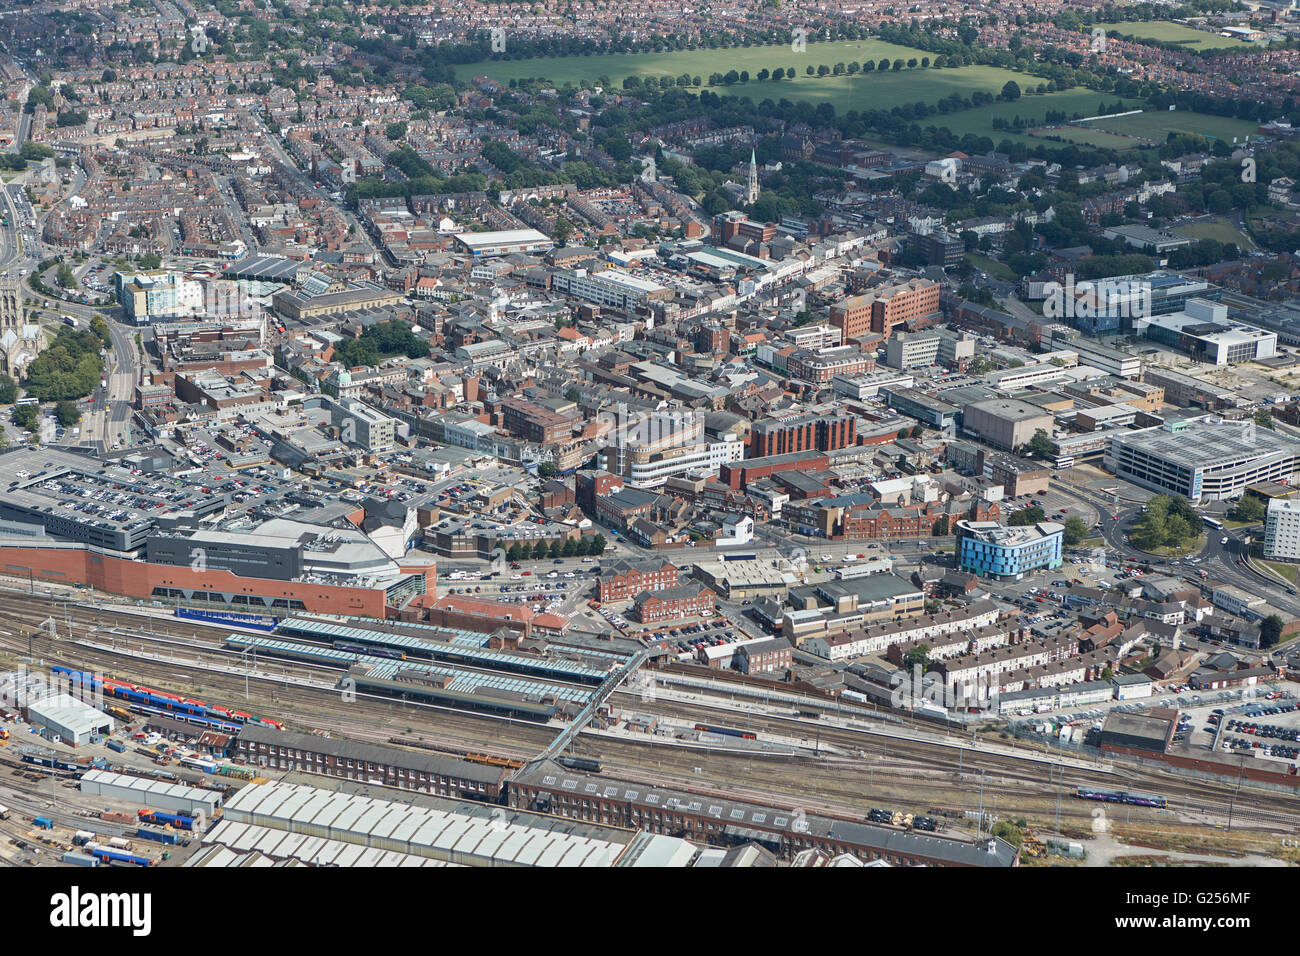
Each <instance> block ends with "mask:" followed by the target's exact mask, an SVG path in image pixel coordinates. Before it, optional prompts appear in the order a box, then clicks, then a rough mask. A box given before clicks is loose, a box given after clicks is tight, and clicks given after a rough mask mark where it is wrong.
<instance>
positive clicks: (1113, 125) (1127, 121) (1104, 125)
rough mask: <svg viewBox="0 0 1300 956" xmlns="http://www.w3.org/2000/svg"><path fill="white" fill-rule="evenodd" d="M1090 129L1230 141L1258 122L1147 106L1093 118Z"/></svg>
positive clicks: (1159, 139) (1148, 136) (1154, 137)
mask: <svg viewBox="0 0 1300 956" xmlns="http://www.w3.org/2000/svg"><path fill="white" fill-rule="evenodd" d="M1087 126H1088V128H1089V129H1100V130H1109V131H1111V132H1113V133H1121V134H1124V135H1127V136H1140V137H1143V138H1145V139H1149V140H1153V141H1155V142H1158V143H1163V142H1164V141H1165V140H1166V138H1168V136H1169V134H1170V133H1194V134H1196V135H1198V136H1206V137H1209V138H1210V139H1223V140H1227V141H1228V142H1232V138H1233V137H1234V136H1235V137H1237V138H1238V139H1244V138H1245V137H1247V136H1251V135H1254V133H1255V130H1256V129H1257V128H1258V126H1259V124H1258V123H1252V122H1251V121H1250V120H1239V119H1234V118H1232V117H1230V116H1211V115H1209V114H1208V113H1191V112H1188V111H1186V110H1175V111H1173V112H1170V111H1169V110H1148V111H1146V112H1144V113H1138V114H1136V115H1134V116H1117V117H1113V118H1106V119H1099V120H1094V121H1093V122H1091V123H1088V124H1087Z"/></svg>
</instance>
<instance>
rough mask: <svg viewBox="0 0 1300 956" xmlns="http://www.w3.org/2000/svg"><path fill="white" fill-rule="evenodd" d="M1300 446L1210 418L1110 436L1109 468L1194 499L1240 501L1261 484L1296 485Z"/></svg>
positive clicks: (1250, 426)
mask: <svg viewBox="0 0 1300 956" xmlns="http://www.w3.org/2000/svg"><path fill="white" fill-rule="evenodd" d="M1297 455H1300V448H1297V445H1296V443H1295V442H1293V441H1289V440H1287V439H1286V438H1285V437H1283V436H1281V435H1278V434H1275V433H1274V432H1272V431H1269V430H1268V429H1266V428H1257V427H1256V426H1255V424H1254V422H1222V421H1219V420H1218V419H1214V418H1205V419H1200V420H1193V421H1188V422H1180V423H1178V424H1174V425H1164V426H1160V427H1156V428H1146V429H1142V430H1141V431H1135V432H1119V433H1114V434H1112V435H1111V436H1110V444H1109V445H1108V447H1107V449H1106V458H1105V462H1106V469H1107V470H1108V471H1110V472H1111V473H1112V474H1114V475H1116V476H1117V477H1120V478H1124V479H1126V480H1127V481H1131V482H1133V483H1134V484H1138V485H1141V486H1143V487H1144V488H1151V489H1153V490H1155V491H1159V492H1166V493H1172V494H1176V495H1182V496H1183V497H1184V498H1188V499H1191V500H1193V501H1198V500H1199V501H1221V500H1224V499H1230V498H1236V497H1238V496H1240V495H1241V494H1242V493H1243V492H1244V491H1245V490H1246V488H1247V486H1249V485H1252V484H1254V483H1256V482H1260V481H1277V482H1282V483H1284V484H1289V483H1290V482H1291V478H1292V476H1293V475H1294V474H1295V471H1296V468H1297V465H1298V464H1300V461H1298V460H1297Z"/></svg>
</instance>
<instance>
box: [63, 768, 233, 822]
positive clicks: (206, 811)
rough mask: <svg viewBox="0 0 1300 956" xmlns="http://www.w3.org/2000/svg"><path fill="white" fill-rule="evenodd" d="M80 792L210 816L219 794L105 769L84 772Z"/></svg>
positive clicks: (151, 806) (177, 811) (172, 811)
mask: <svg viewBox="0 0 1300 956" xmlns="http://www.w3.org/2000/svg"><path fill="white" fill-rule="evenodd" d="M81 792H82V793H85V794H91V795H93V796H99V797H108V798H109V799H111V800H121V801H123V802H124V803H133V804H136V805H137V806H141V807H150V808H151V809H154V810H165V811H167V812H169V813H184V814H187V815H190V816H194V815H196V814H200V813H201V814H203V815H204V816H206V817H211V816H212V814H213V813H214V812H215V811H216V809H217V808H218V807H220V806H221V794H219V793H217V791H215V790H202V789H200V788H198V787H187V786H184V785H183V784H179V783H168V782H167V781H166V780H152V779H150V778H149V777H131V776H128V775H126V774H122V773H112V772H110V771H107V770H91V771H89V772H87V773H86V774H85V776H83V777H82V778H81Z"/></svg>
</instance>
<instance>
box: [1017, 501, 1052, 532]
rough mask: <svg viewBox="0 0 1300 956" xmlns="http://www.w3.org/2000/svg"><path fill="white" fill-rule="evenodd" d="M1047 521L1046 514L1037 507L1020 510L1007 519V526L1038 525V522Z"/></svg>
mask: <svg viewBox="0 0 1300 956" xmlns="http://www.w3.org/2000/svg"><path fill="white" fill-rule="evenodd" d="M1046 519H1047V515H1046V513H1045V512H1044V511H1043V509H1042V508H1040V507H1038V505H1033V506H1032V507H1029V508H1021V509H1020V510H1019V511H1017V512H1015V513H1014V514H1012V515H1011V517H1010V518H1008V519H1007V524H1008V525H1011V526H1014V527H1020V526H1022V525H1031V524H1038V522H1040V521H1045V520H1046Z"/></svg>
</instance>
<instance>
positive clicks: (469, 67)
mask: <svg viewBox="0 0 1300 956" xmlns="http://www.w3.org/2000/svg"><path fill="white" fill-rule="evenodd" d="M927 56H928V57H930V59H931V61H933V60H934V58H935V54H932V53H928V52H926V51H924V50H916V49H913V48H911V47H905V46H897V45H895V44H893V43H885V42H883V41H880V40H843V41H836V42H834V43H809V44H808V46H807V49H806V50H805V51H804V52H802V53H795V52H794V51H793V50H791V49H790V47H789V46H755V47H735V48H728V49H726V50H681V51H673V52H669V53H611V54H600V55H596V56H573V57H537V58H535V59H528V60H485V61H481V62H479V63H470V64H465V65H463V66H459V67H457V68H456V69H457V72H458V74H459V75H460V76H461V77H462V78H464V79H468V78H470V77H472V76H487V77H490V78H491V79H493V80H496V81H497V82H498V83H509V81H510V80H512V79H513V80H518V79H525V78H529V77H531V78H538V79H546V80H549V81H550V82H552V83H555V84H557V85H560V86H563V85H564V84H565V83H574V84H577V83H580V82H582V81H583V80H586V81H588V82H590V83H595V82H597V81H598V80H599V79H600V78H601V77H607V78H608V79H609V80H610V82H611V83H612V84H613V85H614V86H616V87H621V86H622V81H623V79H624V78H625V77H628V76H633V75H636V76H641V77H650V76H652V77H661V76H670V77H674V78H676V77H678V76H681V75H682V74H683V73H685V74H687V75H689V76H691V77H696V76H699V77H700V78H701V79H702V80H704V82H705V84H706V85H705V86H703V87H701V89H711V90H712V91H713V92H715V93H721V94H727V95H734V96H748V97H750V98H751V99H753V100H754V101H755V102H762V101H763V100H765V99H772V100H780V99H787V100H790V101H792V102H799V101H802V102H810V103H822V102H825V103H830V104H831V105H832V106H833V107H835V111H836V113H839V114H843V113H845V112H847V111H849V110H869V109H890V108H891V107H894V106H899V105H902V104H903V103H916V102H925V103H934V102H936V101H938V100H941V99H943V98H944V97H945V96H949V95H951V94H953V93H961V94H962V95H963V96H969V95H970V94H971V93H974V92H977V91H982V92H986V93H993V94H995V95H996V94H998V93H1000V92H1002V87H1003V86H1005V85H1006V83H1007V81H1008V80H1015V81H1016V82H1017V83H1018V84H1020V85H1021V87H1024V86H1026V85H1029V86H1037V85H1038V84H1039V83H1042V82H1044V81H1043V80H1042V79H1040V78H1039V77H1035V76H1026V75H1024V74H1021V73H1016V72H1014V71H1013V70H1003V69H999V68H997V67H989V66H963V67H958V68H956V69H941V70H938V69H933V68H930V69H922V68H921V67H920V66H918V67H916V68H915V69H908V68H906V67H904V68H903V69H902V70H900V71H898V72H894V71H893V70H892V69H891V70H890V71H889V72H887V73H880V72H878V71H872V72H870V73H859V74H857V75H855V76H849V75H847V74H846V75H841V76H833V75H827V76H808V75H807V73H806V70H807V68H808V67H809V66H811V67H813V69H814V70H816V68H817V67H818V66H822V65H824V66H826V67H829V68H834V66H835V64H836V63H845V64H847V63H849V62H857V63H859V64H861V63H862V62H863V61H865V60H871V61H873V62H876V63H879V61H880V60H882V59H888V60H890V61H891V62H892V61H894V60H898V59H901V60H903V61H907V60H909V59H912V58H915V59H916V60H918V61H919V60H921V59H922V58H923V57H927ZM778 68H782V69H785V70H789V69H791V68H793V69H794V70H795V73H796V79H794V80H765V81H759V80H757V79H755V78H754V77H756V76H757V74H758V71H759V70H763V69H766V70H768V71H773V70H776V69H778ZM733 69H734V70H737V71H741V70H746V71H748V72H749V74H750V80H749V82H748V83H734V84H732V85H731V86H715V87H709V86H707V83H708V78H709V74H711V73H725V72H726V71H728V70H733ZM951 115H952V116H953V117H955V116H957V115H958V114H951ZM940 118H941V117H930V118H927V119H926V120H925V121H924V122H923V123H922V125H924V126H929V125H943V124H939V123H937V122H936V120H938V119H940ZM949 118H951V117H949Z"/></svg>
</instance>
